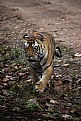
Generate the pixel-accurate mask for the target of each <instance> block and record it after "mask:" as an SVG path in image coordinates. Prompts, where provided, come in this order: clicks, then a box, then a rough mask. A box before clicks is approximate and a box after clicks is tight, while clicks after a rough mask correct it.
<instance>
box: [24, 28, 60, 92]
mask: <svg viewBox="0 0 81 121" xmlns="http://www.w3.org/2000/svg"><path fill="white" fill-rule="evenodd" d="M23 44H24V50H25V55H26V59H27V61H28V62H29V66H30V70H31V73H32V75H33V80H34V82H35V90H36V91H37V92H44V90H45V88H46V87H47V85H48V84H49V82H50V79H51V76H52V73H53V62H54V55H56V56H58V57H61V55H62V54H61V50H60V48H59V46H57V47H56V48H55V39H54V37H53V36H52V35H51V34H49V33H48V32H39V31H35V30H32V31H29V32H28V33H27V34H24V35H23Z"/></svg>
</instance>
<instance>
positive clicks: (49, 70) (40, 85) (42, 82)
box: [35, 64, 53, 92]
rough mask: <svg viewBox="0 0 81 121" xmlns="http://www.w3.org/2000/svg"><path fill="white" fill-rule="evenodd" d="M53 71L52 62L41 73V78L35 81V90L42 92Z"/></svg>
mask: <svg viewBox="0 0 81 121" xmlns="http://www.w3.org/2000/svg"><path fill="white" fill-rule="evenodd" d="M52 72H53V66H52V64H51V65H50V66H49V67H48V68H47V69H46V70H45V72H44V73H43V74H42V75H43V76H42V78H41V79H40V80H39V81H38V82H37V83H36V86H35V89H36V91H39V92H43V91H44V89H45V88H46V86H47V84H49V80H50V79H51V76H52Z"/></svg>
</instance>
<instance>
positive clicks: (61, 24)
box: [0, 0, 81, 121]
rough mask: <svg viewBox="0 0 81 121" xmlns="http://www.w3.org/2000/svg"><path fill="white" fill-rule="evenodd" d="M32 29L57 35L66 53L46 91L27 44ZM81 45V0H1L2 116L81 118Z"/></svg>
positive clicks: (27, 120) (48, 120)
mask: <svg viewBox="0 0 81 121" xmlns="http://www.w3.org/2000/svg"><path fill="white" fill-rule="evenodd" d="M30 29H35V30H39V31H46V32H49V33H51V34H52V35H53V36H54V37H55V41H56V43H57V45H60V47H61V50H62V53H63V57H61V58H57V57H55V62H54V73H53V74H54V75H55V77H54V78H53V77H52V79H51V81H50V85H48V88H47V89H46V90H45V91H44V93H43V94H35V92H34V91H33V84H32V77H31V73H30V71H29V66H28V65H27V61H26V58H25V54H24V50H23V46H22V43H21V40H22V37H23V34H25V33H27V32H28V30H30ZM80 48H81V0H0V120H1V121H81V49H80Z"/></svg>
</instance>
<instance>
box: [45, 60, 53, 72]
mask: <svg viewBox="0 0 81 121" xmlns="http://www.w3.org/2000/svg"><path fill="white" fill-rule="evenodd" d="M51 64H52V61H51V63H50V64H49V65H48V66H47V67H46V68H45V69H44V71H45V70H46V69H47V68H48V67H50V66H51Z"/></svg>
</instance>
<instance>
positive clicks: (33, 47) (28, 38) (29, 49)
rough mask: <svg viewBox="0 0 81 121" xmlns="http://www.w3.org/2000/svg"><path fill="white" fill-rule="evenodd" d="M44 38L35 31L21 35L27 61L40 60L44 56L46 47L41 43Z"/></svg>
mask: <svg viewBox="0 0 81 121" xmlns="http://www.w3.org/2000/svg"><path fill="white" fill-rule="evenodd" d="M44 40H45V37H44V36H43V35H42V34H41V33H39V32H37V31H32V32H29V33H28V34H25V35H24V36H23V42H24V49H25V54H26V57H27V60H28V61H30V62H32V61H39V62H40V60H41V59H42V58H43V57H44V56H45V54H46V49H45V46H44V44H43V41H44Z"/></svg>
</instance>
